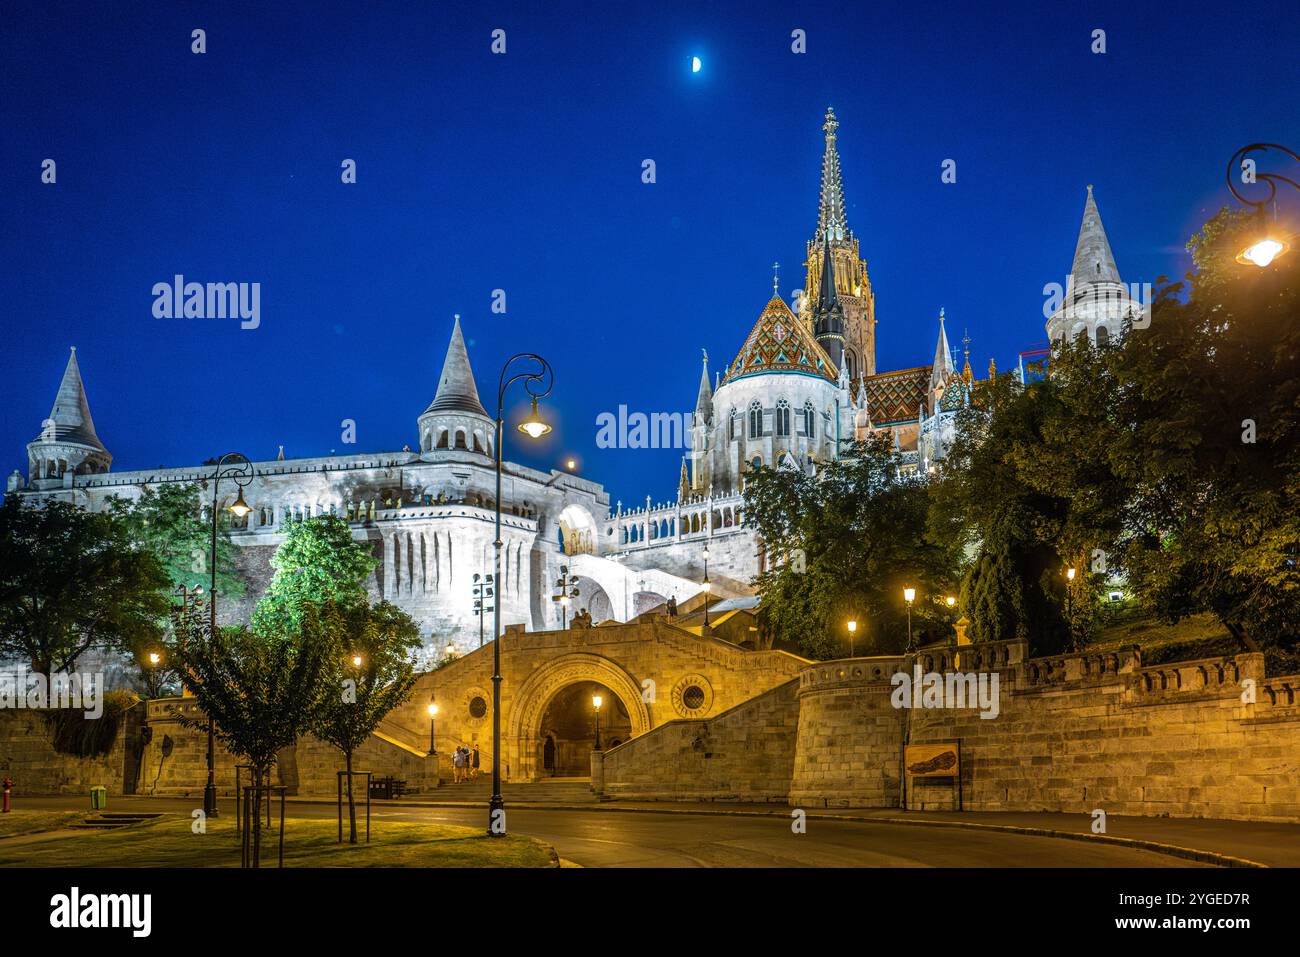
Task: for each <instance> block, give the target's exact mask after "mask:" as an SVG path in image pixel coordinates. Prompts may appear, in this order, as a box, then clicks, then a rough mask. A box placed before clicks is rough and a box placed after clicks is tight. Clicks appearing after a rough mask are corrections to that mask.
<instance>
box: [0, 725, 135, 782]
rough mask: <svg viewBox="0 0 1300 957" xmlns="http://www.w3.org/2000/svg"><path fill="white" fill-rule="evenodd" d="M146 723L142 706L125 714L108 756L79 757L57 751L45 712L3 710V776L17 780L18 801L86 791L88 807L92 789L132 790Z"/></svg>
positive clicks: (0, 744) (0, 764) (0, 729)
mask: <svg viewBox="0 0 1300 957" xmlns="http://www.w3.org/2000/svg"><path fill="white" fill-rule="evenodd" d="M143 723H144V706H143V705H142V704H138V705H136V706H135V707H133V708H131V709H130V710H128V711H127V712H126V714H125V716H124V717H123V720H122V726H121V727H120V728H119V729H118V733H117V739H116V741H114V743H113V747H112V748H111V749H110V750H109V752H108V753H107V754H106V755H104V756H102V757H97V758H79V757H75V756H73V755H69V754H60V753H59V752H57V751H55V750H54V745H53V743H52V740H51V735H50V732H49V728H48V727H47V726H46V724H45V720H44V718H42V716H41V714H40V712H38V711H28V710H25V709H22V710H11V709H4V710H0V777H9V778H13V782H14V786H13V800H14V801H15V802H21V800H22V797H23V796H24V795H38V794H84V795H86V806H87V807H89V806H90V789H91V788H92V787H99V786H103V787H106V788H108V791H109V793H110V794H122V793H123V792H124V791H126V792H128V793H129V791H130V789H131V787H132V786H133V785H134V783H135V782H134V771H135V768H136V766H137V763H136V760H135V757H134V755H135V754H138V744H137V741H138V735H139V730H140V728H141V727H142V726H143ZM133 749H135V750H134V752H133V753H132V754H131V756H130V757H128V752H132V751H133Z"/></svg>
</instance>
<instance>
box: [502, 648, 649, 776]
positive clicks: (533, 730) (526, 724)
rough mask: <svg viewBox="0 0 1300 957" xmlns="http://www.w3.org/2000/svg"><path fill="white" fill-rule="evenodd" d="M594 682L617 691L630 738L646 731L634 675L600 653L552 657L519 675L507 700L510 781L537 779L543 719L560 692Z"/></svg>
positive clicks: (645, 715)
mask: <svg viewBox="0 0 1300 957" xmlns="http://www.w3.org/2000/svg"><path fill="white" fill-rule="evenodd" d="M584 681H593V682H596V683H598V684H601V685H604V686H605V687H606V688H608V689H609V690H610V691H612V692H613V693H614V694H616V695H618V698H619V700H620V701H621V702H622V703H623V707H624V708H625V709H626V710H627V714H628V718H629V720H630V721H631V724H632V736H633V737H635V736H637V735H640V734H645V733H646V732H647V731H649V730H650V711H649V709H647V708H646V705H645V701H644V700H642V698H641V686H640V685H639V684H638V683H637V681H636V679H635V678H633V677H632V676H631V675H630V674H628V673H627V672H626V671H625V670H623V668H621V667H619V666H618V665H617V664H615V663H614V662H613V661H611V660H610V659H608V658H605V657H602V656H601V655H593V654H588V653H585V652H575V653H574V654H569V655H564V656H562V657H560V658H556V659H555V660H554V661H552V662H551V663H550V664H548V665H544V666H542V667H541V668H538V669H537V670H536V671H534V672H533V673H532V674H531V675H529V676H528V677H527V678H525V679H524V682H523V684H521V685H520V686H519V690H518V691H517V692H515V693H514V695H513V696H512V697H511V701H510V711H509V718H508V721H507V723H506V725H507V726H506V743H507V747H509V748H510V750H511V752H512V753H511V761H510V767H511V771H512V773H511V779H512V780H516V781H536V780H538V779H539V778H540V777H541V776H542V743H543V739H542V727H541V725H542V718H543V716H544V715H545V714H546V709H547V706H548V705H549V704H550V703H551V700H552V699H553V698H554V697H555V696H556V695H557V694H559V692H560V691H562V690H563V689H565V688H567V687H568V686H569V685H572V684H576V683H578V682H584Z"/></svg>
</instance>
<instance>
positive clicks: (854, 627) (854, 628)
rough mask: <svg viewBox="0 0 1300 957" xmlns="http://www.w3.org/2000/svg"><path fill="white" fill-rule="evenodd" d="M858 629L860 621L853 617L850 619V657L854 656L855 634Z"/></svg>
mask: <svg viewBox="0 0 1300 957" xmlns="http://www.w3.org/2000/svg"><path fill="white" fill-rule="evenodd" d="M857 630H858V623H857V622H856V621H854V620H853V619H852V618H850V619H849V657H850V658H852V657H853V634H854V632H856V631H857Z"/></svg>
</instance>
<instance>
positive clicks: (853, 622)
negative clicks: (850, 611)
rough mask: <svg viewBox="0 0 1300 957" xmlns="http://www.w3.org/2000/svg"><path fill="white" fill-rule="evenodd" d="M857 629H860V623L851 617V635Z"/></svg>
mask: <svg viewBox="0 0 1300 957" xmlns="http://www.w3.org/2000/svg"><path fill="white" fill-rule="evenodd" d="M857 630H858V623H857V622H856V621H853V620H852V619H850V620H849V634H850V635H851V634H853V633H854V632H855V631H857Z"/></svg>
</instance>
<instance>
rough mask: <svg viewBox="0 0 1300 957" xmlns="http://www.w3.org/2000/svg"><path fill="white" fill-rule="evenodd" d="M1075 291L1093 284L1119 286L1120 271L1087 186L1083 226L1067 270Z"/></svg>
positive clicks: (1090, 190) (1094, 201) (1080, 227)
mask: <svg viewBox="0 0 1300 957" xmlns="http://www.w3.org/2000/svg"><path fill="white" fill-rule="evenodd" d="M1070 274H1071V276H1072V277H1073V279H1074V286H1075V289H1076V290H1081V289H1086V288H1088V286H1089V285H1095V284H1096V283H1103V282H1107V283H1110V282H1114V283H1118V282H1119V281H1120V278H1119V267H1118V266H1116V265H1115V254H1114V253H1112V252H1111V250H1110V240H1109V239H1107V238H1106V229H1105V227H1104V226H1102V224H1101V213H1100V211H1098V209H1097V201H1096V200H1095V199H1093V196H1092V185H1091V184H1089V186H1088V198H1087V199H1086V200H1085V201H1084V204H1083V222H1082V223H1080V224H1079V239H1078V241H1077V242H1076V243H1075V247H1074V264H1073V266H1072V267H1071V269H1070Z"/></svg>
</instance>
